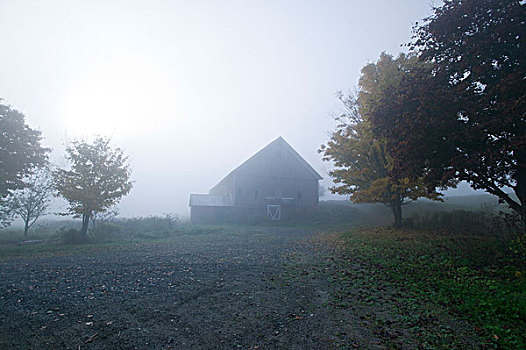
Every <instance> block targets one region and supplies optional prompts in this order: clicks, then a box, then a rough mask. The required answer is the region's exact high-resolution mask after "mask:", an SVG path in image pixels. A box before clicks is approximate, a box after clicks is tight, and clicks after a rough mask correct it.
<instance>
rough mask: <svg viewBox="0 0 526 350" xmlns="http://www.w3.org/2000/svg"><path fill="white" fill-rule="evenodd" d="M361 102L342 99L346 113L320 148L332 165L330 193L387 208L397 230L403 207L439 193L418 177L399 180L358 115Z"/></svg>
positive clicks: (380, 144)
mask: <svg viewBox="0 0 526 350" xmlns="http://www.w3.org/2000/svg"><path fill="white" fill-rule="evenodd" d="M368 68H370V67H368ZM368 74H369V72H368V69H364V70H362V79H361V80H360V82H361V83H362V80H367V79H368V78H370V77H369V75H368ZM360 86H361V85H360ZM361 93H362V91H360V94H361ZM363 100H364V99H360V98H359V99H358V100H356V99H355V98H354V97H353V96H349V97H347V98H345V99H342V101H343V103H344V105H345V107H346V109H347V111H346V113H344V114H343V115H341V116H339V117H338V121H339V125H338V127H337V129H336V131H335V132H334V133H333V134H332V137H331V139H330V140H329V141H328V142H327V145H322V146H321V148H320V152H321V153H323V155H324V158H323V159H324V160H327V161H333V162H334V165H335V169H334V170H332V171H330V172H329V175H330V176H331V177H332V178H333V179H334V180H335V186H333V187H332V188H331V191H332V192H333V193H338V194H349V195H350V200H351V201H353V202H355V203H382V204H384V205H386V206H387V207H389V208H390V209H391V211H392V212H393V216H394V219H395V226H397V227H400V226H401V225H402V205H404V204H406V203H408V202H409V201H411V200H415V199H417V198H419V197H427V198H430V199H438V198H439V193H438V192H436V191H435V190H434V189H433V190H431V191H430V190H428V189H427V188H426V187H425V185H424V183H423V182H422V179H421V177H412V178H410V177H398V176H397V175H396V174H395V173H393V172H392V169H393V165H394V163H395V162H396V159H394V158H393V157H392V156H391V154H390V152H389V149H388V146H387V144H386V143H385V142H384V141H383V140H381V139H378V138H376V137H375V136H374V134H373V132H372V129H371V127H370V124H369V122H368V120H367V115H366V114H363V115H362V114H361V113H360V111H361V110H362V109H363V108H362V105H361V104H360V101H363Z"/></svg>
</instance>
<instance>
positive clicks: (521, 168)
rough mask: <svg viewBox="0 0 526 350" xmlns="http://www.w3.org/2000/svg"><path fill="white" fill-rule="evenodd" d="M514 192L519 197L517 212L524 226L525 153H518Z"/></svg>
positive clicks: (525, 195) (525, 216)
mask: <svg viewBox="0 0 526 350" xmlns="http://www.w3.org/2000/svg"><path fill="white" fill-rule="evenodd" d="M515 181H516V182H517V184H516V186H515V194H516V195H517V197H518V198H519V202H520V208H519V210H520V211H519V214H520V216H521V218H522V224H523V225H524V226H525V227H526V153H524V152H521V153H519V157H518V167H517V173H516V174H515Z"/></svg>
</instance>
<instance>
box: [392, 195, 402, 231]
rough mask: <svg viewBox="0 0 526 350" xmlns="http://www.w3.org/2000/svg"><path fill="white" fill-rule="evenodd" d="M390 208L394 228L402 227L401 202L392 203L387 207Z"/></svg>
mask: <svg viewBox="0 0 526 350" xmlns="http://www.w3.org/2000/svg"><path fill="white" fill-rule="evenodd" d="M389 206H390V207H391V210H392V212H393V215H394V220H395V221H394V227H395V228H400V227H402V202H401V201H393V202H391V203H390V205H389Z"/></svg>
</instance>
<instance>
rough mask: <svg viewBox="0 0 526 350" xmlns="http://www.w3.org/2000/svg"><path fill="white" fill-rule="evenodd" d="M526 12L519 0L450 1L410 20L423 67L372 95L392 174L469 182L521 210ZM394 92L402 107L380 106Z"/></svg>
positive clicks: (525, 189) (524, 193) (436, 182)
mask: <svg viewBox="0 0 526 350" xmlns="http://www.w3.org/2000/svg"><path fill="white" fill-rule="evenodd" d="M525 18H526V5H525V4H524V3H523V2H519V1H517V0H484V1H479V0H465V1H457V0H449V1H445V3H444V5H443V6H442V7H438V8H436V9H435V11H434V14H433V15H432V16H431V17H429V18H428V19H426V21H425V23H424V24H423V25H421V26H419V27H416V28H415V38H414V41H413V43H412V44H410V47H411V49H412V50H413V51H414V52H415V54H417V55H418V57H419V59H420V60H421V61H422V62H423V63H422V65H423V66H424V65H428V67H429V69H428V70H427V71H426V70H424V71H422V74H409V75H407V76H406V77H405V78H404V79H403V80H402V81H401V82H400V86H399V88H398V89H397V91H393V93H392V95H391V96H387V99H380V98H377V102H378V103H377V104H376V106H375V107H376V110H375V113H371V119H370V121H371V124H372V125H373V128H374V130H375V133H376V134H377V135H378V136H379V137H383V138H385V139H386V142H387V144H388V145H389V146H390V150H391V151H392V153H393V155H394V157H395V158H396V159H399V160H400V162H399V163H397V164H395V170H396V171H397V172H398V173H401V174H405V175H408V174H415V173H416V174H419V173H422V172H424V173H425V174H426V180H427V181H428V183H429V185H430V187H431V186H440V185H443V184H444V183H447V181H449V180H451V179H457V180H467V181H469V182H470V183H471V185H472V186H473V187H474V188H477V189H484V190H486V191H488V192H489V193H491V194H494V195H497V196H498V197H499V198H500V199H501V200H502V201H504V202H506V203H507V204H508V205H509V206H510V207H511V208H512V209H513V210H515V211H516V212H518V213H520V214H521V215H522V217H523V218H526V211H525V210H526V206H525V203H526V151H525V150H526V120H525V115H526V107H525V106H526V105H525V101H526V72H525V59H526V55H524V44H525V41H524V40H525V38H526V32H525V22H524V21H525ZM424 67H425V66H424ZM400 69H403V67H400ZM397 98H398V99H402V100H404V101H406V102H407V104H405V106H409V107H410V108H402V109H400V110H397V109H395V110H393V109H389V108H388V107H382V104H385V105H386V106H391V102H392V100H393V99H395V100H396V99H397ZM505 187H509V188H511V189H513V191H514V192H515V195H516V197H517V198H518V200H517V199H516V198H514V196H512V195H510V194H509V193H507V192H506V191H505V190H503V188H505Z"/></svg>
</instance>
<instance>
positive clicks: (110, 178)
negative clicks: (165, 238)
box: [54, 137, 133, 238]
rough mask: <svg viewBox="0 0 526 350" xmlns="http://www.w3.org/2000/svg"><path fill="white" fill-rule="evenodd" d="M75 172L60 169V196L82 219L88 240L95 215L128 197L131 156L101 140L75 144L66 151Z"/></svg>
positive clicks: (83, 230) (57, 180)
mask: <svg viewBox="0 0 526 350" xmlns="http://www.w3.org/2000/svg"><path fill="white" fill-rule="evenodd" d="M66 159H67V160H68V161H69V162H70V163H71V169H69V170H67V169H58V170H57V171H56V172H55V173H54V175H55V182H56V187H57V190H58V192H59V194H60V195H61V196H62V197H64V198H65V199H66V200H67V201H68V202H69V208H68V212H69V214H72V215H73V216H74V217H81V218H82V228H81V235H82V236H83V237H84V238H86V235H87V232H88V225H89V221H90V219H92V218H93V215H96V214H97V213H102V212H104V211H106V210H107V209H108V208H110V207H112V206H114V205H115V204H116V203H118V202H119V200H120V199H121V198H122V197H123V196H125V195H127V194H128V193H129V192H130V190H131V188H132V186H133V184H132V182H131V181H130V172H131V171H130V166H129V164H128V157H126V156H125V155H124V153H123V151H122V150H121V149H119V148H115V149H113V148H111V147H110V140H109V139H107V138H103V137H97V138H96V139H95V141H94V142H93V143H88V142H87V141H74V142H72V143H71V145H70V146H69V147H67V149H66Z"/></svg>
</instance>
